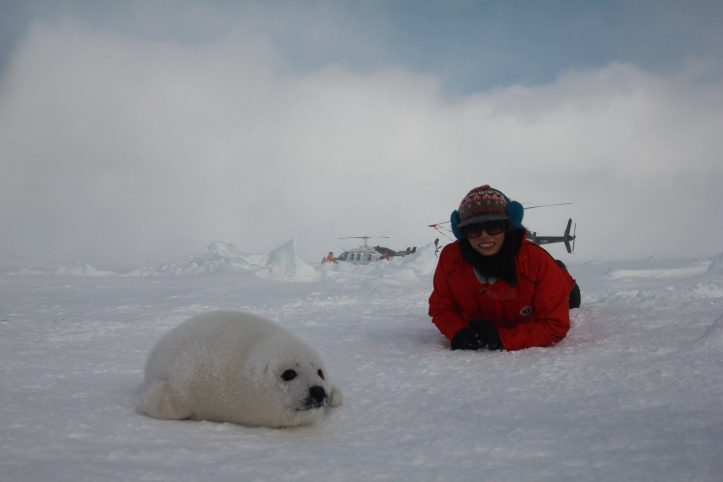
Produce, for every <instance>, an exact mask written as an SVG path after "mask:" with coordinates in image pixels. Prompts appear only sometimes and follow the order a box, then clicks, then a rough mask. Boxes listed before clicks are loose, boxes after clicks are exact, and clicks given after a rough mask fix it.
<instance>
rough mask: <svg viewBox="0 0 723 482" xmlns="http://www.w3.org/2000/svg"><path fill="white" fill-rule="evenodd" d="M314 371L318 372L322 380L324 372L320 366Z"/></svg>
mask: <svg viewBox="0 0 723 482" xmlns="http://www.w3.org/2000/svg"><path fill="white" fill-rule="evenodd" d="M316 373H318V374H319V376H320V377H321V379H322V380H323V379H324V372H322V371H321V368H319V371H318V372H316Z"/></svg>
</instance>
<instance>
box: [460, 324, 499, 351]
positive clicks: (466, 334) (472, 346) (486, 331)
mask: <svg viewBox="0 0 723 482" xmlns="http://www.w3.org/2000/svg"><path fill="white" fill-rule="evenodd" d="M452 350H502V342H501V341H500V335H499V334H498V333H497V328H495V325H493V324H492V322H490V321H484V320H470V322H469V328H462V329H460V330H459V331H457V333H455V334H454V337H452Z"/></svg>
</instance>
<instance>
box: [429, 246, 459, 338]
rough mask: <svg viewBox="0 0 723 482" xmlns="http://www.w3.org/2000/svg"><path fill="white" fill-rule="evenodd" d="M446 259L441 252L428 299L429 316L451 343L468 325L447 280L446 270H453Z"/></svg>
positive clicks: (443, 252)
mask: <svg viewBox="0 0 723 482" xmlns="http://www.w3.org/2000/svg"><path fill="white" fill-rule="evenodd" d="M447 259H448V256H445V251H444V250H442V253H441V254H440V256H439V263H437V270H436V271H435V272H434V291H432V296H430V297H429V316H431V317H432V323H434V324H435V325H436V326H437V328H438V329H439V331H440V332H442V334H443V335H444V336H446V337H447V339H449V340H450V341H451V340H452V338H453V337H454V335H455V333H457V331H459V330H460V329H461V328H465V327H467V326H468V325H467V322H466V321H465V319H464V316H462V311H461V310H460V307H459V305H458V304H457V300H456V299H455V297H454V293H453V292H452V288H451V287H450V286H449V282H448V280H447V276H448V274H449V273H447V272H446V270H450V271H451V270H453V268H450V267H449V265H448V263H447Z"/></svg>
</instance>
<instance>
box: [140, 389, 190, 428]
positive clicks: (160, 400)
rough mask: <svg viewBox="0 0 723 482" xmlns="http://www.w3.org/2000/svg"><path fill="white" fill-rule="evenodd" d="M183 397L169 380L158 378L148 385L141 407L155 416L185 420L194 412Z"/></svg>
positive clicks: (164, 418)
mask: <svg viewBox="0 0 723 482" xmlns="http://www.w3.org/2000/svg"><path fill="white" fill-rule="evenodd" d="M184 405H185V404H184V403H183V398H182V397H181V396H180V395H179V393H178V392H177V391H176V390H174V389H173V388H171V385H170V384H169V383H168V382H167V381H161V380H156V381H154V382H152V383H151V384H150V385H148V386H147V387H146V390H145V392H143V395H142V396H141V408H142V409H143V411H144V412H146V413H147V414H148V415H150V416H151V417H154V418H160V419H162V420H183V419H186V418H190V417H191V415H193V413H192V412H191V410H189V409H187V408H186V407H185V406H184Z"/></svg>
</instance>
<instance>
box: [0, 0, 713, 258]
mask: <svg viewBox="0 0 723 482" xmlns="http://www.w3.org/2000/svg"><path fill="white" fill-rule="evenodd" d="M721 5H722V3H721V2H712V1H711V2H668V1H640V2H582V1H578V2H563V1H549V2H471V1H458V2H412V1H405V2H402V1H399V2H382V1H366V2H273V3H270V2H230V1H217V2H200V1H198V2H196V1H182V2H173V1H147V2H102V3H101V2H93V1H66V2H61V1H56V2H50V1H37V2H33V1H8V0H3V2H2V9H0V106H2V108H1V109H0V170H1V171H2V175H0V202H1V203H2V206H3V207H2V209H0V223H2V225H3V226H4V227H5V229H4V230H3V231H2V232H0V243H1V244H2V245H3V246H4V247H5V248H4V253H3V254H2V255H0V258H5V259H6V260H9V261H52V262H59V263H67V262H71V261H74V260H75V261H81V262H88V263H92V264H96V265H104V264H105V265H108V264H114V265H121V266H129V267H135V266H139V265H142V264H143V265H157V264H159V263H161V262H168V261H172V260H175V259H178V258H180V257H182V256H185V255H187V254H191V253H198V252H203V251H204V249H205V246H206V245H207V244H208V243H210V242H212V241H217V240H218V241H224V242H231V243H234V244H236V245H237V246H238V247H239V249H241V250H242V251H246V252H266V253H268V252H269V251H270V250H271V249H273V248H275V247H277V246H279V245H281V244H283V243H285V242H286V241H288V240H289V239H290V238H292V237H294V238H296V239H297V246H298V247H299V250H300V254H301V255H302V257H303V258H304V259H307V260H316V259H317V258H318V259H320V258H321V256H322V255H325V254H326V253H327V252H328V251H329V250H334V251H335V252H336V251H339V246H338V244H339V241H338V239H337V238H340V237H345V236H358V235H384V236H390V239H391V240H390V241H389V243H390V245H391V247H399V246H401V247H406V246H411V245H422V244H426V243H428V242H431V241H432V240H433V239H434V237H435V236H436V233H434V232H433V231H431V230H430V229H429V228H427V227H426V226H427V225H428V224H431V223H435V222H440V221H443V220H445V219H447V218H448V216H449V213H450V212H451V211H452V210H453V209H455V208H456V207H457V204H458V203H459V200H460V199H461V198H462V197H463V196H464V194H465V193H466V192H467V191H468V190H469V189H471V188H472V187H475V186H477V185H481V184H484V183H490V184H492V185H493V186H494V187H498V188H499V189H501V190H503V191H504V192H505V193H506V194H508V195H509V196H510V197H512V198H513V199H517V200H520V201H522V202H527V203H530V204H547V203H559V202H573V205H572V206H570V207H565V208H551V209H549V210H536V211H531V212H530V213H529V214H528V216H527V217H526V219H525V222H526V223H527V224H528V226H529V227H530V229H533V230H535V231H538V232H539V233H542V234H558V233H557V231H560V232H561V231H562V229H563V228H564V225H565V223H566V221H567V218H568V217H573V218H574V219H575V220H576V221H577V222H578V233H579V234H580V238H579V241H578V244H577V248H578V254H577V255H576V256H577V257H576V258H574V259H576V260H579V261H584V260H589V259H603V260H610V259H629V258H641V257H647V256H649V255H655V256H712V255H714V254H718V253H719V252H720V251H723V246H721V245H720V243H719V241H718V240H719V239H721V238H723V225H722V224H721V223H720V222H719V221H718V219H719V216H718V214H717V206H719V205H721V204H722V203H723V194H721V190H720V189H719V187H718V186H719V185H720V183H721V181H723V163H721V162H720V153H721V152H722V151H723V141H722V140H721V138H720V135H719V133H720V132H721V131H723V113H722V112H723V69H722V68H721V67H722V66H723V62H722V60H723V59H722V58H721V53H722V52H723V34H721V32H720V28H719V25H720V24H721V20H723V6H721ZM662 220H664V221H665V222H661V221H662ZM670 225H679V226H680V225H694V226H696V230H697V231H698V232H697V235H696V236H694V237H691V236H690V233H687V232H686V231H685V230H677V231H671V230H670V229H669V228H668V227H669V226H670ZM631 239H634V240H635V242H630V241H629V240H631ZM583 240H584V241H583ZM344 247H347V248H348V247H349V246H344ZM557 248H558V247H552V248H550V249H551V251H553V254H555V255H556V256H557V255H559V256H561V257H563V258H564V256H567V255H566V254H565V253H564V252H563V251H560V252H559V253H558V252H557V251H556V250H557ZM0 260H1V259H0ZM566 261H570V259H567V260H566Z"/></svg>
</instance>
